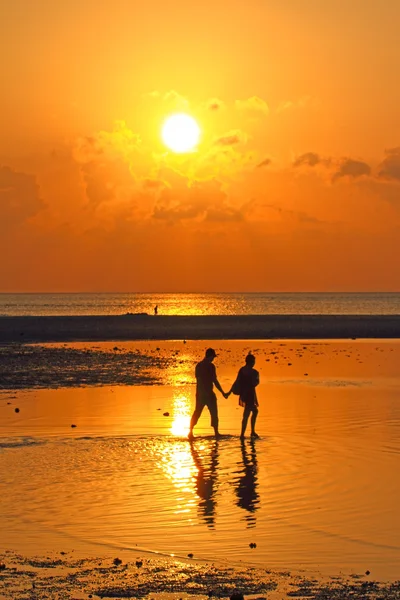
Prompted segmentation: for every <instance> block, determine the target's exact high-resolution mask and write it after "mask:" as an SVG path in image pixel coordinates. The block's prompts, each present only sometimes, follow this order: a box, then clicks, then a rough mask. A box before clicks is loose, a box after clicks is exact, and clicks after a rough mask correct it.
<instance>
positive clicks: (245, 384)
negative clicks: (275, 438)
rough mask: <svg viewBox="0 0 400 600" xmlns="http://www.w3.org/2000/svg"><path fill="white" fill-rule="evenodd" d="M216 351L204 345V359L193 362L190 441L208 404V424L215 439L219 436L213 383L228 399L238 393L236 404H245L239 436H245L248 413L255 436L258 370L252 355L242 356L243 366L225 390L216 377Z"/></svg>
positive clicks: (253, 435)
mask: <svg viewBox="0 0 400 600" xmlns="http://www.w3.org/2000/svg"><path fill="white" fill-rule="evenodd" d="M216 356H217V353H216V352H215V350H214V349H213V348H207V350H206V353H205V356H204V358H203V360H201V361H200V362H199V363H197V365H196V369H195V375H196V406H195V409H194V412H193V415H192V418H191V420H190V431H189V436H188V437H189V440H192V439H194V435H193V429H194V427H195V426H196V424H197V422H198V420H199V419H200V416H201V413H202V412H203V409H204V407H205V406H207V408H208V410H209V412H210V416H211V427H213V429H214V433H215V437H216V439H218V438H220V437H221V434H220V432H219V429H218V425H219V420H218V404H217V396H216V394H215V392H214V386H215V387H216V388H217V390H218V391H219V392H221V394H222V395H223V396H224V398H229V396H230V395H231V394H235V395H237V396H239V405H240V406H242V407H244V411H243V418H242V428H241V432H240V437H241V439H243V438H244V436H245V433H246V428H247V423H248V420H249V416H250V414H251V420H250V423H251V437H252V438H258V437H259V436H258V434H257V433H256V430H255V426H256V420H257V415H258V400H257V394H256V387H257V386H258V384H259V383H260V376H259V373H258V371H257V370H256V369H255V368H254V365H255V362H256V359H255V356H254V355H253V354H251V353H249V354H248V355H247V356H246V359H245V365H244V366H243V367H241V368H240V369H239V372H238V374H237V377H236V379H235V381H234V383H233V385H232V386H231V389H230V390H229V392H224V390H223V389H222V387H221V385H220V383H219V381H218V379H217V370H216V368H215V365H214V364H213V360H214V358H215V357H216Z"/></svg>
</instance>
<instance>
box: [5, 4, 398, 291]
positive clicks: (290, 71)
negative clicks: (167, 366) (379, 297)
mask: <svg viewBox="0 0 400 600" xmlns="http://www.w3.org/2000/svg"><path fill="white" fill-rule="evenodd" d="M399 23H400V2H399V1H398V0H352V2H348V0H324V1H323V2H322V1H321V0H246V2H244V1H243V0H229V1H228V0H212V1H211V0H202V2H199V3H195V2H189V1H188V0H112V1H111V0H102V2H98V1H97V0H69V1H68V2H59V3H57V2H53V0H34V1H32V0H4V1H3V2H2V3H1V7H0V55H1V56H2V57H3V60H2V61H1V64H0V76H1V81H2V84H3V85H2V91H1V96H0V256H1V258H0V291H21V292H22V291H287V290H288V291H289V290H294V291H301V290H316V291H319V290H321V291H324V290H333V291H345V290H357V291H363V290H393V291H395V290H397V291H398V290H400V235H399V233H398V232H399V225H400V110H399V106H400V85H399V82H398V73H399V69H400V44H399V43H398V30H399ZM4 57H6V60H4ZM177 111H184V112H187V113H189V114H191V115H193V116H194V117H195V118H196V119H197V121H198V123H199V125H200V127H201V130H202V137H201V142H200V144H199V146H198V148H197V150H196V151H195V152H191V153H188V154H181V155H176V154H174V153H172V152H170V151H168V150H167V148H165V147H164V146H163V144H162V141H161V135H160V131H161V126H162V123H163V121H164V119H165V118H166V117H167V116H168V115H170V114H172V113H174V112H177Z"/></svg>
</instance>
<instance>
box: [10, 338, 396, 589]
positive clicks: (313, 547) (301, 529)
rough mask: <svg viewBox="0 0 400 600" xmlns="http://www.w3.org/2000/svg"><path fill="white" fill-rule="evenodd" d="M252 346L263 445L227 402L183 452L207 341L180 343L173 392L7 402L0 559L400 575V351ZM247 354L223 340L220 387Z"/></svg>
mask: <svg viewBox="0 0 400 600" xmlns="http://www.w3.org/2000/svg"><path fill="white" fill-rule="evenodd" d="M176 344H177V343H175V346H174V345H173V343H172V342H171V343H169V344H163V345H162V348H161V350H160V352H161V351H165V352H167V351H168V352H171V351H173V352H175V351H176V347H177V346H176ZM252 344H253V346H252V348H251V349H252V350H253V351H254V352H256V354H257V366H258V368H259V370H260V374H261V385H260V389H259V401H260V414H259V419H258V431H259V433H260V435H261V439H259V440H255V441H251V440H250V439H249V438H247V439H246V440H245V441H244V442H243V443H242V442H241V440H240V439H239V435H238V434H239V431H240V420H241V410H242V409H240V407H239V406H238V403H237V397H233V396H231V397H230V398H228V399H224V398H223V397H222V396H221V395H220V394H218V404H219V416H220V423H221V432H222V434H223V438H222V439H221V440H220V441H216V440H215V439H214V438H213V437H212V429H211V428H210V417H209V414H208V412H207V409H205V411H204V413H203V415H202V417H201V419H200V421H199V423H198V426H197V427H196V429H195V434H196V439H195V440H194V442H193V443H189V441H188V440H187V438H186V435H187V431H188V425H189V420H190V416H191V413H192V410H193V408H194V397H195V386H194V378H193V366H194V364H195V360H197V358H198V357H200V356H201V351H202V350H204V348H203V346H204V342H203V343H200V342H197V343H194V342H193V343H187V344H186V345H185V349H184V351H182V356H183V357H185V358H182V359H180V360H182V362H180V361H178V363H177V365H175V366H174V367H173V369H172V371H171V373H169V374H167V380H168V382H169V383H168V385H164V386H163V385H160V386H133V387H124V386H120V387H98V388H91V387H88V388H80V389H60V390H34V391H32V392H21V393H19V394H17V395H15V394H11V395H10V396H11V397H10V398H8V397H7V396H6V395H4V394H1V395H0V417H1V420H0V473H1V475H2V477H1V483H0V486H1V493H2V510H1V513H0V530H1V531H2V543H3V546H4V547H5V548H10V549H16V550H18V551H22V552H23V551H30V552H37V549H38V548H42V549H46V548H51V549H59V550H65V549H66V548H69V547H71V548H72V547H73V548H77V547H80V546H86V547H87V546H88V547H92V548H93V549H94V551H97V550H96V548H97V547H98V545H99V544H100V545H103V546H104V547H107V548H113V547H114V548H116V547H124V548H131V549H135V548H146V549H148V550H151V551H159V552H165V553H167V554H175V555H183V556H186V555H187V554H188V553H189V552H191V553H194V554H195V556H196V557H197V558H211V559H212V560H217V559H221V560H230V561H233V562H235V561H236V562H237V561H243V562H244V563H249V564H259V565H263V566H267V567H271V568H275V567H277V568H285V569H290V568H293V567H303V568H311V569H314V568H315V569H319V570H322V571H324V572H327V573H329V574H334V573H335V572H338V571H339V570H344V571H347V572H349V571H352V570H353V571H355V572H364V571H365V570H366V569H369V570H371V572H372V573H373V574H374V576H375V577H377V578H388V577H389V578H390V577H392V578H395V577H397V576H398V573H397V565H398V561H399V559H400V546H399V543H398V540H399V539H400V516H399V511H398V496H399V493H400V483H399V480H398V478H397V477H395V476H394V474H396V473H397V472H398V470H399V467H400V402H399V399H400V382H399V379H398V369H397V367H398V364H399V358H400V344H398V343H397V342H392V341H387V342H377V341H369V342H351V341H347V342H330V343H326V342H325V343H310V342H307V343H304V342H291V341H288V342H282V343H281V342H274V343H267V342H259V341H257V342H252ZM136 345H137V346H138V347H139V346H140V345H139V344H136ZM155 345H156V343H154V346H155ZM157 346H161V344H160V342H157ZM140 347H141V348H148V347H149V343H147V344H145V343H143V344H142V345H141V346H140ZM174 348H175V349H174ZM247 351H248V344H247V343H246V342H237V343H232V342H231V343H229V342H218V352H219V356H218V359H217V360H216V364H217V370H218V377H219V380H220V382H221V385H222V387H223V388H224V389H228V386H229V385H230V384H231V383H232V380H233V377H234V375H235V372H236V369H237V367H238V366H240V364H241V360H242V358H243V356H244V355H245V352H247ZM289 363H290V365H291V366H288V364H289ZM306 373H307V376H305V374H306ZM180 382H183V384H181V383H180ZM15 396H16V397H15ZM8 402H9V403H10V404H7V403H8ZM16 405H18V407H19V408H20V412H19V413H18V414H16V413H15V412H14V407H15V406H16ZM71 424H75V425H76V426H77V427H76V428H71ZM254 542H255V543H257V548H256V550H254V549H251V548H250V547H249V544H250V543H254Z"/></svg>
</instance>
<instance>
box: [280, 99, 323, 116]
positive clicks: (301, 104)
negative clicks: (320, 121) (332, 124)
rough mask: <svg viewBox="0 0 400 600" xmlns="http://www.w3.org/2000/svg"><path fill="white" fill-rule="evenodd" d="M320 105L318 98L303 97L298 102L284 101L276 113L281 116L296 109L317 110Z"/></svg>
mask: <svg viewBox="0 0 400 600" xmlns="http://www.w3.org/2000/svg"><path fill="white" fill-rule="evenodd" d="M318 104H319V102H318V100H317V98H313V97H312V96H301V98H298V100H283V101H282V102H280V103H279V104H278V106H277V108H276V112H277V113H278V114H279V113H282V112H285V111H287V110H291V109H296V108H317V106H318Z"/></svg>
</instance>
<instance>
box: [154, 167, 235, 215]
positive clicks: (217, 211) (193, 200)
mask: <svg viewBox="0 0 400 600" xmlns="http://www.w3.org/2000/svg"><path fill="white" fill-rule="evenodd" d="M152 216H153V218H154V219H157V220H164V221H167V222H168V223H169V224H174V223H177V222H178V221H185V220H186V221H187V220H193V221H207V222H214V223H226V222H238V221H242V220H243V218H244V217H243V214H242V212H241V211H240V210H238V209H237V208H235V207H233V206H231V205H230V204H229V201H228V197H227V195H226V193H225V192H224V191H223V190H222V189H221V184H220V183H219V182H218V181H215V180H211V181H206V182H195V183H194V184H193V185H188V184H187V181H185V179H184V178H182V179H181V181H180V182H178V181H177V182H176V184H175V185H174V187H173V188H171V189H164V190H163V191H162V192H161V194H160V196H159V198H158V200H157V203H156V205H155V208H154V212H153V215H152Z"/></svg>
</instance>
